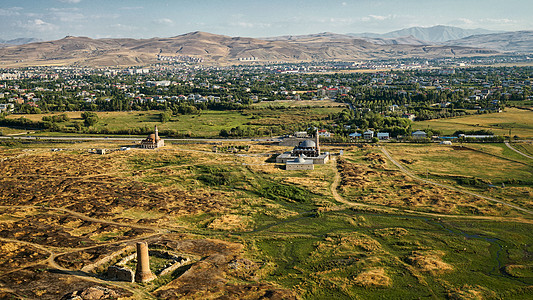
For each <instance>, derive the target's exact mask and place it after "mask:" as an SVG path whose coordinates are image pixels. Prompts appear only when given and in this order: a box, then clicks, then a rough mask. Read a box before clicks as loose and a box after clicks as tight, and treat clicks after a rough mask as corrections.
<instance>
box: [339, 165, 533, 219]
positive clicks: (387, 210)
mask: <svg viewBox="0 0 533 300" xmlns="http://www.w3.org/2000/svg"><path fill="white" fill-rule="evenodd" d="M332 161H333V162H334V163H336V160H335V159H332ZM340 181H341V176H340V173H339V172H338V170H337V168H335V177H334V180H333V183H332V184H331V186H330V190H331V194H332V195H333V198H334V199H335V201H337V202H339V203H343V204H345V205H347V206H350V207H363V208H369V209H372V210H377V211H380V212H383V213H389V214H414V215H421V216H427V217H435V218H454V219H468V220H487V221H498V222H515V223H525V224H533V219H531V220H530V219H524V218H509V217H496V216H467V215H451V214H440V213H431V212H423V211H416V210H410V209H400V208H395V207H382V206H379V205H373V204H365V203H357V202H351V201H348V200H346V199H344V198H343V197H342V196H341V195H339V193H338V192H337V188H338V187H339V184H340ZM345 208H346V207H342V206H338V207H336V208H334V210H341V209H345Z"/></svg>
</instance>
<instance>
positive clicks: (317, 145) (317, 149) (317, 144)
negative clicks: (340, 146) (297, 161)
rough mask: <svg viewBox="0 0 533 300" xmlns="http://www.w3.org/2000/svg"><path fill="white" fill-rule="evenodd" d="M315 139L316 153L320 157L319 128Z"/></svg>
mask: <svg viewBox="0 0 533 300" xmlns="http://www.w3.org/2000/svg"><path fill="white" fill-rule="evenodd" d="M315 139H316V151H317V153H318V155H320V144H319V143H318V142H319V137H318V128H317V129H316V136H315Z"/></svg>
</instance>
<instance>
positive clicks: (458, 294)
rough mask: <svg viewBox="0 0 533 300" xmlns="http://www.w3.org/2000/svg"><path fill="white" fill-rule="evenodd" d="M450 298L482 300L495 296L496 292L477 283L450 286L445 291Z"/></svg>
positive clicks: (456, 299)
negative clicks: (455, 286)
mask: <svg viewBox="0 0 533 300" xmlns="http://www.w3.org/2000/svg"><path fill="white" fill-rule="evenodd" d="M447 296H448V299H451V300H482V299H493V298H497V296H496V293H494V292H493V291H491V290H489V289H487V288H484V287H482V286H479V285H475V286H472V285H464V286H462V287H458V288H451V289H449V290H448V293H447Z"/></svg>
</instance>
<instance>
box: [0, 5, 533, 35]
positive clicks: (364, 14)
mask: <svg viewBox="0 0 533 300" xmlns="http://www.w3.org/2000/svg"><path fill="white" fill-rule="evenodd" d="M532 12H533V1H531V0H423V1H420V0H351V1H350V0H339V1H337V0H331V1H328V0H307V1H303V0H263V1H254V0H185V1H184V0H175V1H169V0H150V1H140V0H0V39H5V40H9V39H14V38H20V37H32V38H38V39H42V40H55V39H60V38H63V37H65V36H67V35H72V36H88V37H91V38H109V37H112V38H114V37H129V38H151V37H172V36H177V35H181V34H185V33H188V32H193V31H205V32H210V33H215V34H224V35H229V36H245V37H270V36H279V35H300V34H311V33H319V32H334V33H363V32H374V33H386V32H390V31H394V30H399V29H403V28H408V27H413V26H422V27H430V26H434V25H449V26H456V27H461V28H465V29H466V28H468V29H474V28H484V29H490V30H498V31H515V30H533V18H532V17H531V13H532Z"/></svg>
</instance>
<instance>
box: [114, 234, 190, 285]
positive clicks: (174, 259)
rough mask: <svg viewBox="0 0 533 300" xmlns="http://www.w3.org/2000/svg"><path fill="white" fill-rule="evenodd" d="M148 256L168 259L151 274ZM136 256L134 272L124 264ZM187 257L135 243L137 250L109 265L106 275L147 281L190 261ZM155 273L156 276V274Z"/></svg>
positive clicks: (128, 280)
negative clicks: (160, 267) (149, 248)
mask: <svg viewBox="0 0 533 300" xmlns="http://www.w3.org/2000/svg"><path fill="white" fill-rule="evenodd" d="M150 256H157V257H161V258H164V259H167V260H168V263H167V264H166V265H165V266H164V267H163V268H162V269H160V270H157V271H156V274H153V273H152V271H151V270H150ZM135 258H137V267H136V270H135V272H133V271H132V270H131V269H130V268H128V267H126V264H127V263H128V262H129V261H131V260H133V259H135ZM190 262H191V260H190V259H189V258H185V257H181V256H177V255H175V254H172V253H169V252H167V251H162V250H151V251H149V250H148V245H147V244H146V242H138V243H137V252H136V253H135V252H134V253H132V254H130V255H128V256H126V257H124V258H123V259H122V260H120V261H119V262H118V263H117V264H115V265H113V266H110V267H109V268H108V269H107V273H106V277H107V278H108V279H111V280H117V281H127V282H140V283H142V282H149V281H151V280H154V279H155V278H157V276H164V275H166V274H170V273H172V272H173V271H175V270H176V269H178V268H179V267H181V266H183V265H186V264H188V263H190ZM156 275H157V276H156Z"/></svg>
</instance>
